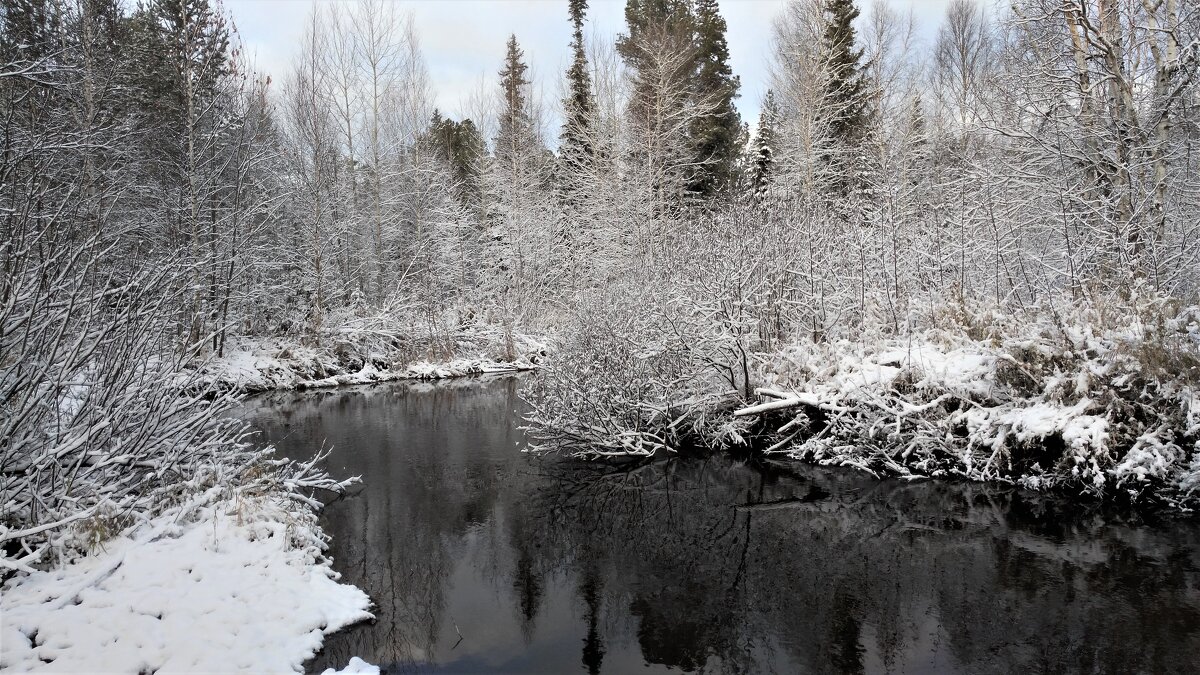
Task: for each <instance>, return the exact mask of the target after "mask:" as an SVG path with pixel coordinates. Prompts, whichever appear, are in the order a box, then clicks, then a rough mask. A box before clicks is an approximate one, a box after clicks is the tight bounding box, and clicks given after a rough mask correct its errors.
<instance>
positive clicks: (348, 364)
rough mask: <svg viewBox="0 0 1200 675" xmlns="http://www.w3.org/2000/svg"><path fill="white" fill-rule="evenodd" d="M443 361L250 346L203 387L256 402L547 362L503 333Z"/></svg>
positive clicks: (361, 348) (241, 343)
mask: <svg viewBox="0 0 1200 675" xmlns="http://www.w3.org/2000/svg"><path fill="white" fill-rule="evenodd" d="M454 344H455V347H454V348H453V349H451V350H449V351H446V352H443V354H444V357H443V358H431V357H430V356H429V353H428V352H425V355H424V356H423V357H422V358H414V357H413V354H412V351H411V350H410V349H407V348H402V347H399V346H391V347H389V346H387V345H375V346H374V348H371V347H369V346H367V345H363V344H359V343H351V342H344V341H343V342H338V341H330V342H327V343H326V344H324V345H305V344H301V343H300V341H299V340H294V339H285V338H257V339H252V338H242V339H239V340H234V341H232V342H231V344H230V346H229V348H228V350H227V351H226V353H225V354H224V355H222V356H214V357H212V358H210V359H208V360H206V361H203V362H201V363H198V364H196V365H194V366H193V367H192V368H193V370H194V378H193V380H192V381H193V382H194V383H195V384H196V385H198V386H201V387H205V388H209V389H213V390H217V391H231V392H236V393H238V394H253V393H258V392H264V391H272V390H278V389H316V388H327V387H339V386H348V385H357V384H371V383H375V382H390V381H394V380H439V379H448V378H454V377H464V376H467V375H480V374H487V373H506V372H520V371H527V370H533V369H535V368H536V367H537V364H538V363H539V362H540V361H541V360H542V358H544V357H545V355H546V352H547V346H546V343H545V341H544V340H542V339H540V338H536V337H533V336H531V335H525V334H509V335H504V334H503V333H500V332H498V331H490V332H481V331H477V332H472V333H463V334H461V335H459V336H458V337H457V338H456V339H455V340H454Z"/></svg>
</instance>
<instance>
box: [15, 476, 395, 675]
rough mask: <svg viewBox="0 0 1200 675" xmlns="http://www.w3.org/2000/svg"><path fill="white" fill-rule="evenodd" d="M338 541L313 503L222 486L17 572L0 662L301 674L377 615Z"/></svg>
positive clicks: (33, 669) (61, 668)
mask: <svg viewBox="0 0 1200 675" xmlns="http://www.w3.org/2000/svg"><path fill="white" fill-rule="evenodd" d="M326 544H327V537H326V536H325V535H324V534H323V533H322V532H321V529H320V527H319V526H318V524H317V518H316V513H315V510H314V509H313V508H312V506H311V505H309V504H305V503H302V502H301V501H298V500H295V499H289V498H286V497H284V496H283V495H281V494H280V493H278V492H276V493H266V494H257V493H255V492H253V491H246V490H242V489H238V488H224V487H214V488H211V489H210V490H208V491H206V492H204V493H202V494H200V495H198V496H197V497H195V498H193V499H191V500H189V501H188V502H187V503H185V504H183V505H180V506H178V507H175V508H172V509H169V510H166V511H164V512H163V513H161V514H159V515H157V516H155V517H154V518H152V519H150V520H148V521H146V522H144V523H142V524H140V525H138V526H136V527H132V528H129V529H127V530H126V531H124V532H122V533H121V534H120V535H118V536H115V537H112V538H109V539H106V540H104V541H102V542H100V541H98V542H97V544H96V546H95V549H94V550H93V551H92V552H91V553H90V554H89V555H86V556H83V557H81V558H79V559H77V560H74V561H72V562H69V563H66V564H64V565H61V566H57V567H53V568H51V569H48V570H39V571H35V572H33V573H32V574H28V575H26V576H23V577H20V578H16V579H13V580H10V582H9V583H8V584H6V585H5V587H4V593H3V599H0V610H2V611H0V617H2V620H0V642H3V644H4V650H3V655H0V671H4V672H13V673H18V672H19V673H40V672H47V673H51V672H84V671H91V672H110V673H146V672H156V671H159V670H163V671H170V672H235V671H236V672H254V673H281V672H302V670H303V664H304V662H305V661H306V660H308V659H310V658H312V657H313V655H314V654H315V653H316V652H317V650H319V649H320V648H321V644H322V641H323V639H324V636H325V635H327V634H329V633H332V632H334V631H337V630H339V629H341V628H343V627H345V626H348V625H351V624H354V623H357V622H359V621H362V620H365V619H369V618H371V617H372V614H371V613H370V612H369V611H368V609H369V607H370V604H371V602H370V600H369V599H368V598H367V596H366V594H365V593H363V591H361V590H359V589H358V588H355V587H354V586H351V585H347V584H341V583H338V578H339V577H338V574H337V573H335V572H334V571H333V570H332V567H331V561H330V560H329V559H328V558H326V557H324V556H323V552H324V550H325V548H326Z"/></svg>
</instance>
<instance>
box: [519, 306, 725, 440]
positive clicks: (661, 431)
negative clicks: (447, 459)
mask: <svg viewBox="0 0 1200 675" xmlns="http://www.w3.org/2000/svg"><path fill="white" fill-rule="evenodd" d="M665 307H666V306H664V305H660V304H658V302H657V299H656V298H655V293H654V292H652V291H648V290H646V289H645V288H644V287H641V288H639V287H635V286H622V287H621V288H620V289H617V290H615V291H612V292H608V293H602V294H601V293H598V294H595V295H592V296H590V297H588V298H587V299H585V300H584V301H583V303H581V306H580V307H579V309H578V312H577V314H576V318H575V320H574V323H573V324H572V325H570V326H568V327H567V330H566V331H565V332H564V334H565V337H564V338H563V339H562V341H561V342H560V344H559V345H558V346H557V348H556V349H555V350H554V352H553V353H552V354H551V355H550V357H549V358H548V359H547V363H546V365H545V366H544V368H543V372H542V373H541V374H540V375H539V376H538V377H537V378H535V379H534V380H533V381H532V382H531V384H530V387H529V389H528V390H527V392H526V393H525V397H526V400H527V401H528V402H529V403H530V406H531V408H532V410H531V412H530V413H529V414H528V416H527V418H526V419H527V421H528V422H529V424H530V429H529V431H530V434H531V436H532V437H533V439H534V440H535V443H536V445H535V449H538V450H552V449H555V450H566V451H569V452H572V453H574V454H578V455H581V456H593V457H594V456H606V455H652V454H654V453H655V452H658V451H677V450H679V449H680V448H681V447H682V446H684V445H687V444H691V443H706V442H709V440H710V437H711V434H710V433H709V430H708V426H709V425H711V424H713V423H714V422H715V421H716V420H715V418H714V417H713V412H714V410H716V409H718V408H720V407H721V404H722V402H728V401H731V400H732V399H733V395H734V392H733V391H732V390H730V389H729V387H728V384H727V383H723V382H721V378H720V377H719V375H718V373H717V372H716V371H714V370H713V369H712V368H711V367H710V364H709V363H706V361H705V358H704V357H702V356H700V352H698V351H697V350H696V345H695V344H689V342H690V341H691V339H692V338H694V337H695V336H694V335H692V334H690V333H689V332H688V330H687V325H686V324H684V323H682V322H681V321H678V320H675V321H670V320H667V315H666V314H665V313H664V311H663V310H664V308H665ZM675 318H676V319H678V317H675Z"/></svg>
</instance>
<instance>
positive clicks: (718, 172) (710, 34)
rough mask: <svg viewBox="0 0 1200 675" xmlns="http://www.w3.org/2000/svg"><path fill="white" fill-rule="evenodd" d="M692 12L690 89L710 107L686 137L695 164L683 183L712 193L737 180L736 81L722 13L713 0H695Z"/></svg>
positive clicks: (693, 189)
mask: <svg viewBox="0 0 1200 675" xmlns="http://www.w3.org/2000/svg"><path fill="white" fill-rule="evenodd" d="M695 14H696V60H697V64H698V67H697V72H696V78H695V85H694V89H693V92H694V96H695V98H696V101H697V103H698V104H699V105H701V106H702V107H710V108H711V111H710V112H708V113H707V114H705V115H703V116H702V117H700V118H699V119H697V120H696V121H695V123H694V124H693V125H692V129H691V134H690V135H691V139H690V140H691V145H692V151H693V153H694V154H695V161H696V165H697V166H696V169H695V171H694V172H693V175H692V177H691V180H690V184H689V185H688V189H689V190H690V191H691V192H693V193H695V194H698V195H700V196H704V197H713V196H715V195H717V194H720V193H721V192H723V191H724V190H725V189H726V188H728V187H729V186H730V185H731V184H732V183H734V182H735V180H736V174H737V170H738V154H739V153H740V152H741V148H742V145H743V138H742V120H741V117H740V116H739V115H738V111H737V108H735V107H734V105H733V99H734V98H736V97H737V95H738V88H739V86H740V85H741V83H740V81H739V78H738V77H736V76H735V75H734V74H733V70H732V69H731V68H730V67H729V45H728V44H727V43H726V41H725V28H726V25H725V19H724V18H722V17H721V14H720V11H719V9H718V7H717V0H697V2H696V9H695Z"/></svg>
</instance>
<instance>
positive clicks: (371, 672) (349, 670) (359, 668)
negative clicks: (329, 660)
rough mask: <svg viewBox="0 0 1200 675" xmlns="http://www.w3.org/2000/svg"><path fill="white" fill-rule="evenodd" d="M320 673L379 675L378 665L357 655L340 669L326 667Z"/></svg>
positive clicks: (322, 674)
mask: <svg viewBox="0 0 1200 675" xmlns="http://www.w3.org/2000/svg"><path fill="white" fill-rule="evenodd" d="M321 675H379V666H373V665H371V664H369V663H367V662H366V661H363V660H362V659H360V658H358V657H357V656H354V657H351V659H350V663H349V665H347V666H346V667H345V668H342V669H341V670H334V669H333V668H326V669H325V670H323V671H321Z"/></svg>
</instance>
